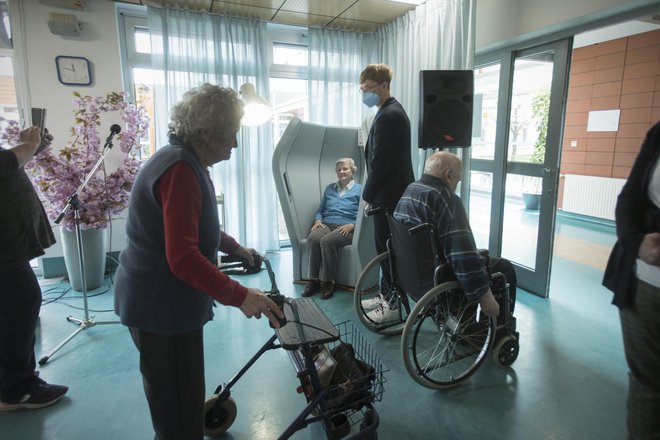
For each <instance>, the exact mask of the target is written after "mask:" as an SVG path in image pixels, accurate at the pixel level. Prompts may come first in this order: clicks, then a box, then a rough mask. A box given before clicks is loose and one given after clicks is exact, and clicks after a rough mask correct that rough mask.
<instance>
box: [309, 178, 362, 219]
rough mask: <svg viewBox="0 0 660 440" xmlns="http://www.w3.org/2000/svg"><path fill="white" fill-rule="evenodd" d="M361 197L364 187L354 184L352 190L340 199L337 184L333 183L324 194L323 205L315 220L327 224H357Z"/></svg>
mask: <svg viewBox="0 0 660 440" xmlns="http://www.w3.org/2000/svg"><path fill="white" fill-rule="evenodd" d="M361 195H362V185H360V184H359V183H355V182H354V183H353V186H352V188H350V189H349V190H348V191H346V193H345V194H344V195H343V196H341V197H339V191H338V189H337V184H336V183H331V184H330V185H328V186H327V187H326V188H325V191H324V192H323V197H322V198H321V205H320V206H319V209H318V210H317V211H316V214H315V215H314V219H315V220H321V221H322V222H323V223H326V224H327V223H331V224H335V225H347V224H349V223H350V224H355V219H356V218H357V212H358V207H359V205H360V196H361Z"/></svg>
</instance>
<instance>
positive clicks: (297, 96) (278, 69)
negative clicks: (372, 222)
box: [118, 6, 309, 246]
mask: <svg viewBox="0 0 660 440" xmlns="http://www.w3.org/2000/svg"><path fill="white" fill-rule="evenodd" d="M118 11H119V12H118V13H119V23H120V48H121V51H122V65H123V75H124V83H125V84H126V89H127V92H128V93H129V94H130V98H132V99H135V100H136V102H139V103H141V104H143V105H145V106H146V107H147V109H148V111H149V112H150V115H151V120H152V121H155V118H154V114H153V112H154V95H153V88H154V85H155V84H156V83H155V81H159V80H160V79H159V78H161V76H162V75H160V72H158V71H154V70H153V69H152V68H151V60H150V54H151V39H150V35H149V24H148V20H147V15H146V11H145V9H144V8H132V7H128V6H127V7H121V8H119V9H118ZM306 31H307V29H306V28H301V27H295V26H285V25H278V24H272V23H269V25H268V35H269V47H270V49H271V50H270V51H269V57H268V59H269V65H270V75H269V76H270V83H269V87H270V96H268V97H267V98H268V101H269V103H270V105H271V108H272V110H273V137H274V139H273V146H275V145H277V142H278V141H279V140H280V138H281V136H282V133H283V132H284V130H285V129H286V127H287V125H288V123H289V121H290V120H291V119H292V118H293V117H297V118H300V119H302V120H308V117H307V116H308V114H309V109H308V107H307V105H308V104H307V102H308V100H307V63H308V52H307V42H306V40H307V36H306V35H305V32H306ZM208 44H209V45H213V44H216V45H217V44H220V45H221V50H230V49H231V48H230V47H228V45H229V44H231V43H227V42H224V43H223V42H213V41H208ZM154 140H155V127H154V126H153V124H152V127H151V128H150V132H149V139H148V140H145V141H144V143H143V145H142V146H141V148H140V152H139V154H140V157H141V158H143V159H146V158H148V157H149V156H150V155H151V154H153V153H154V152H155V149H156V145H155V141H154ZM279 206H280V205H279V200H278V211H279V215H278V231H279V240H280V245H281V246H286V245H288V244H289V235H288V232H287V230H286V224H285V222H284V217H283V216H282V212H281V208H280V207H279Z"/></svg>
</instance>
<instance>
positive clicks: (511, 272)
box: [490, 258, 518, 315]
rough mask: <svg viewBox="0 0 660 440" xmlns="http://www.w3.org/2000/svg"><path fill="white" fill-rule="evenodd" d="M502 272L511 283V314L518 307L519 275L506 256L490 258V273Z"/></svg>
mask: <svg viewBox="0 0 660 440" xmlns="http://www.w3.org/2000/svg"><path fill="white" fill-rule="evenodd" d="M496 272H500V273H502V274H504V276H505V277H506V281H507V283H509V300H510V301H511V314H512V315H513V309H514V308H515V307H516V289H517V287H518V277H517V276H516V269H515V268H514V266H513V263H511V262H510V261H509V260H507V259H506V258H491V260H490V273H496Z"/></svg>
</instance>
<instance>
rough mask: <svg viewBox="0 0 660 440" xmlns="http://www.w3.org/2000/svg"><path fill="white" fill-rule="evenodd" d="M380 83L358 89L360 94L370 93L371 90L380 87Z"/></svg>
mask: <svg viewBox="0 0 660 440" xmlns="http://www.w3.org/2000/svg"><path fill="white" fill-rule="evenodd" d="M381 84H382V83H377V84H374V85H373V86H367V87H360V93H368V92H371V91H372V90H373V89H375V88H376V87H378V86H379V85H381Z"/></svg>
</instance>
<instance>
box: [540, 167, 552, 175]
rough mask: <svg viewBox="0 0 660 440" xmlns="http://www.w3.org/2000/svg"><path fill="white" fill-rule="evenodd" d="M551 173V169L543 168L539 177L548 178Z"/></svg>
mask: <svg viewBox="0 0 660 440" xmlns="http://www.w3.org/2000/svg"><path fill="white" fill-rule="evenodd" d="M551 173H552V168H550V167H545V168H543V170H542V171H541V175H542V176H543V177H548V176H549V175H550V174H551Z"/></svg>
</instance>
